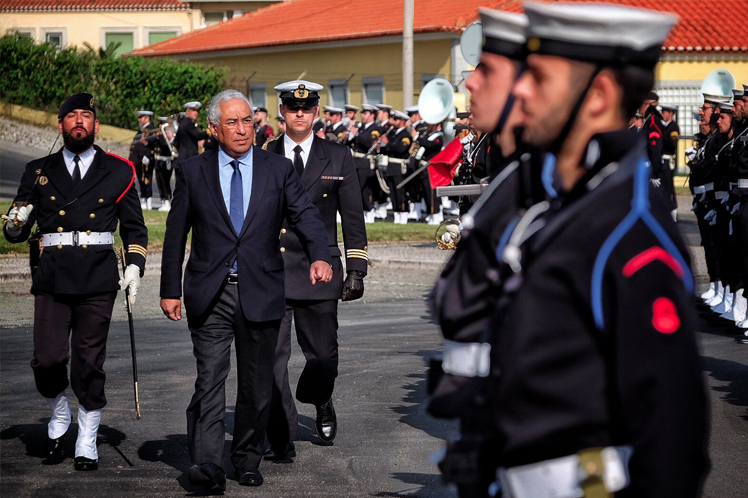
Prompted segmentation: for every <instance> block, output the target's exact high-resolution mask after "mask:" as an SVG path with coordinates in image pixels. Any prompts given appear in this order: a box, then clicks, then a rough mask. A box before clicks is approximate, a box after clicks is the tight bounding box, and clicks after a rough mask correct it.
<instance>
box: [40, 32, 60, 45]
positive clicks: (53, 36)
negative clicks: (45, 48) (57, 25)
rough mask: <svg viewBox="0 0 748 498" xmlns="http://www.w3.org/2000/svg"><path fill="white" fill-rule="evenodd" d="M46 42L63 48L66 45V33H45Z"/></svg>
mask: <svg viewBox="0 0 748 498" xmlns="http://www.w3.org/2000/svg"><path fill="white" fill-rule="evenodd" d="M44 41H45V42H47V43H49V44H51V45H54V46H55V47H57V48H62V47H63V46H64V45H65V39H64V33H63V32H62V31H45V33H44Z"/></svg>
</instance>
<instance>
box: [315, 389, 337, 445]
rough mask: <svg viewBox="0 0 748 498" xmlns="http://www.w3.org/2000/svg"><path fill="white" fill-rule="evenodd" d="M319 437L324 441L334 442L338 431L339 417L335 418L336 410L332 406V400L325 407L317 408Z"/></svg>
mask: <svg viewBox="0 0 748 498" xmlns="http://www.w3.org/2000/svg"><path fill="white" fill-rule="evenodd" d="M315 425H316V427H317V435H318V436H319V438H320V439H321V440H322V441H332V440H333V439H335V433H336V432H337V431H338V417H336V416H335V408H334V407H333V406H332V398H330V400H329V401H328V402H327V403H325V404H324V405H318V406H317V420H316V423H315Z"/></svg>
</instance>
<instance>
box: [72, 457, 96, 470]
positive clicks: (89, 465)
mask: <svg viewBox="0 0 748 498" xmlns="http://www.w3.org/2000/svg"><path fill="white" fill-rule="evenodd" d="M75 470H83V471H85V470H99V461H98V460H91V459H90V458H86V457H82V456H81V457H75Z"/></svg>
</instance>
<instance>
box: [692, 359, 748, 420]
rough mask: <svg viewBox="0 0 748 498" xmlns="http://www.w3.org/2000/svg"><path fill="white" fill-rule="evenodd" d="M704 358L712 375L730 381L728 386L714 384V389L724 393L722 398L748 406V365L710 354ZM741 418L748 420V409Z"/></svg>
mask: <svg viewBox="0 0 748 498" xmlns="http://www.w3.org/2000/svg"><path fill="white" fill-rule="evenodd" d="M702 360H703V362H704V369H705V370H706V371H707V372H709V376H710V377H712V378H714V379H716V380H719V381H722V382H729V384H727V385H726V386H712V390H714V391H715V392H720V393H724V396H722V399H723V400H725V401H727V402H728V403H730V404H731V405H735V406H745V407H748V365H744V364H743V363H738V362H735V361H730V360H723V359H720V358H712V357H708V356H702ZM741 418H742V419H743V420H748V409H747V410H746V412H745V413H744V414H743V415H741Z"/></svg>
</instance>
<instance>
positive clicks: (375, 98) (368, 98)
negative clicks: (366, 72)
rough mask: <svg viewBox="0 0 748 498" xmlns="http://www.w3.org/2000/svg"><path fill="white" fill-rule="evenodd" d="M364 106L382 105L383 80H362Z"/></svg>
mask: <svg viewBox="0 0 748 498" xmlns="http://www.w3.org/2000/svg"><path fill="white" fill-rule="evenodd" d="M363 100H364V104H373V105H376V104H384V78H364V80H363Z"/></svg>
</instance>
